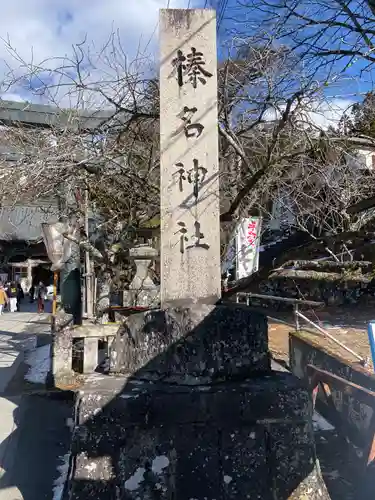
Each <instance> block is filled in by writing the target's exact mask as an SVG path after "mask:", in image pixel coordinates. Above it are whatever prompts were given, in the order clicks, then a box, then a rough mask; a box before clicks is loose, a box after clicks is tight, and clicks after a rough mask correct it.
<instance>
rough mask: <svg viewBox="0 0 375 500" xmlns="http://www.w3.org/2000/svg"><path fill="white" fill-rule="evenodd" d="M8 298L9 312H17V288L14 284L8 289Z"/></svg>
mask: <svg viewBox="0 0 375 500" xmlns="http://www.w3.org/2000/svg"><path fill="white" fill-rule="evenodd" d="M8 297H9V310H10V312H16V311H17V287H16V284H15V283H14V282H12V283H11V284H10V285H9V288H8Z"/></svg>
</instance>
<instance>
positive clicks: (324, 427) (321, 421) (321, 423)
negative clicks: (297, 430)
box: [313, 412, 335, 431]
mask: <svg viewBox="0 0 375 500" xmlns="http://www.w3.org/2000/svg"><path fill="white" fill-rule="evenodd" d="M313 426H314V431H333V430H334V429H335V428H334V427H333V425H331V424H330V423H329V422H328V420H326V419H325V418H323V417H322V416H321V415H319V413H317V412H314V415H313Z"/></svg>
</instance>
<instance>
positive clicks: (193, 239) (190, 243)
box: [177, 221, 210, 254]
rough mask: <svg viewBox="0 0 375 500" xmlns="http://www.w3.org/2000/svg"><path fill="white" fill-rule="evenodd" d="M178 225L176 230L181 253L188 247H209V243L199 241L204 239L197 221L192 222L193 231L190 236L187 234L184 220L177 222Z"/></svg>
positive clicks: (206, 248)
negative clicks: (178, 235) (178, 234)
mask: <svg viewBox="0 0 375 500" xmlns="http://www.w3.org/2000/svg"><path fill="white" fill-rule="evenodd" d="M178 225H179V226H180V229H179V230H178V231H177V232H178V233H180V252H181V253H182V254H183V253H185V250H187V249H188V248H194V247H198V248H203V249H205V250H208V249H209V248H210V245H207V243H202V241H201V240H203V239H204V234H203V233H202V232H201V225H200V223H199V222H198V221H195V222H194V228H195V231H194V233H193V234H192V235H191V236H190V237H189V236H188V230H187V229H186V224H185V222H178Z"/></svg>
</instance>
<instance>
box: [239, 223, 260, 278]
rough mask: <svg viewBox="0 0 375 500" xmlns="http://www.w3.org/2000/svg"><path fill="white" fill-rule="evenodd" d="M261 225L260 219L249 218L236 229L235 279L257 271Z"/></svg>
mask: <svg viewBox="0 0 375 500" xmlns="http://www.w3.org/2000/svg"><path fill="white" fill-rule="evenodd" d="M261 225H262V219H261V218H260V217H249V218H247V219H242V220H241V222H240V224H239V225H238V227H237V238H236V240H237V245H236V246H237V249H236V250H237V279H241V278H246V277H247V276H250V274H253V273H255V272H256V271H258V266H259V243H260V231H261Z"/></svg>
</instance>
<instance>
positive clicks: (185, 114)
mask: <svg viewBox="0 0 375 500" xmlns="http://www.w3.org/2000/svg"><path fill="white" fill-rule="evenodd" d="M197 111H198V110H197V108H196V107H193V108H188V107H187V106H184V109H183V110H182V112H181V113H180V115H179V117H180V118H181V120H182V121H183V122H184V130H185V136H186V137H187V138H189V137H195V138H198V137H199V136H200V135H201V134H202V132H203V129H204V126H203V125H202V124H201V123H192V118H193V115H194V114H195V113H196V112H197Z"/></svg>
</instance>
